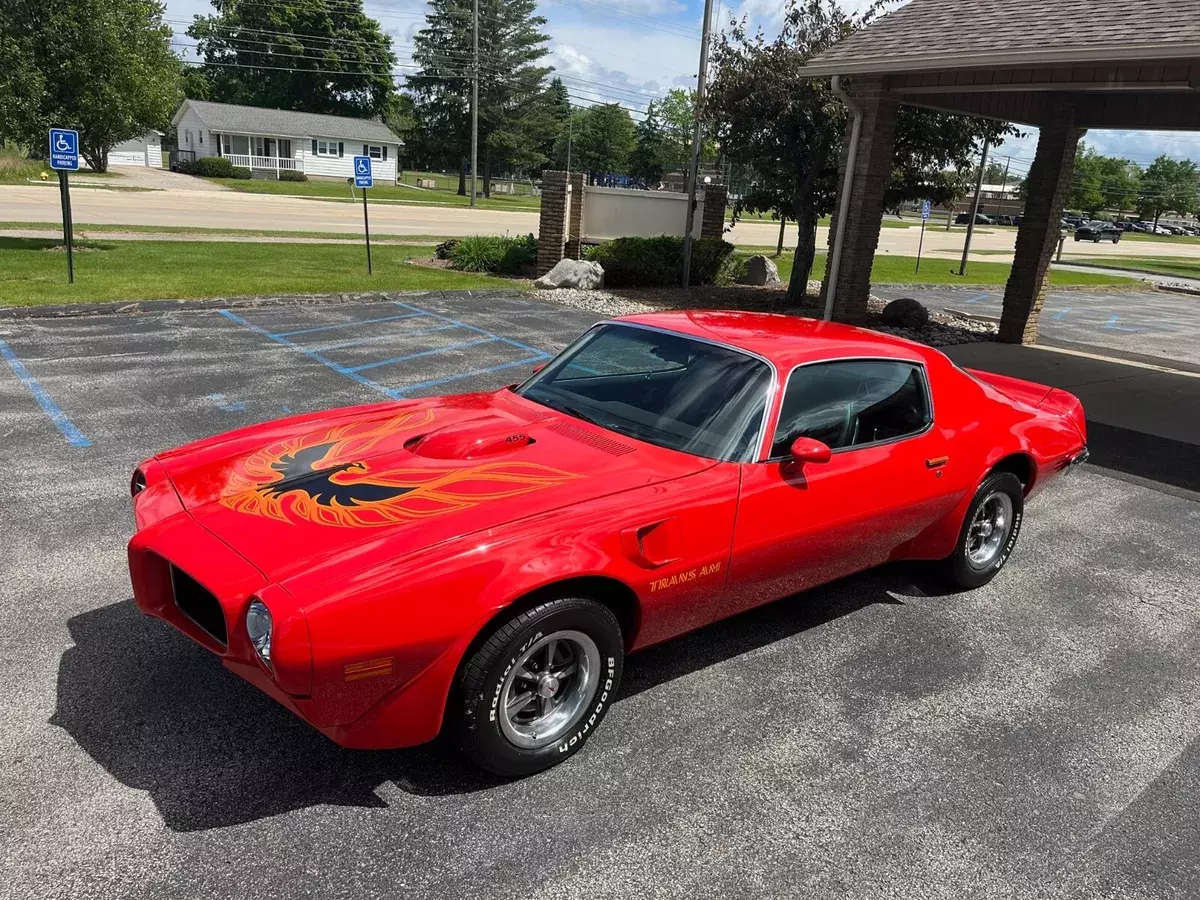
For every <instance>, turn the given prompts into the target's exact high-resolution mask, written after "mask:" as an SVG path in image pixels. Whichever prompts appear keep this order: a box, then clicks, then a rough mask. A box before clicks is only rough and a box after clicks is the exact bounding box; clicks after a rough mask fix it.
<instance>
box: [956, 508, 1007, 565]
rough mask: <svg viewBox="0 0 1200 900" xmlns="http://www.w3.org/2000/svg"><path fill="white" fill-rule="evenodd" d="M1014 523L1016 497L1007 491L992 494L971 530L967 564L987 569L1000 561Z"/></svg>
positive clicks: (978, 510)
mask: <svg viewBox="0 0 1200 900" xmlns="http://www.w3.org/2000/svg"><path fill="white" fill-rule="evenodd" d="M1012 523H1013V504H1012V498H1011V497H1009V496H1008V494H1006V493H1004V492H1003V491H995V492H993V493H991V494H988V495H987V497H985V498H984V501H983V502H982V503H981V504H979V508H978V509H977V510H976V511H975V517H974V518H973V519H971V525H970V528H969V529H968V530H967V561H968V562H969V563H970V564H971V567H972V568H975V569H986V568H988V567H989V566H990V565H992V564H993V563H994V562H995V561H996V559H997V557H999V556H1000V554H1001V553H1003V552H1004V545H1005V544H1006V543H1007V542H1008V535H1009V533H1010V532H1011V531H1012Z"/></svg>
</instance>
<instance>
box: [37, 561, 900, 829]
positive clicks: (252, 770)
mask: <svg viewBox="0 0 1200 900" xmlns="http://www.w3.org/2000/svg"><path fill="white" fill-rule="evenodd" d="M912 579H913V575H912V573H911V572H910V571H908V569H907V567H897V566H891V567H887V568H885V569H881V570H877V571H876V572H871V573H866V574H864V575H859V576H854V577H853V578H850V579H846V580H844V581H841V582H838V583H836V584H835V585H831V586H828V587H826V588H821V589H818V590H816V591H811V592H809V593H807V594H804V595H801V596H800V597H797V598H791V599H789V600H784V601H780V602H777V603H773V604H770V605H768V606H765V607H761V608H759V609H757V610H753V611H751V612H748V613H743V614H741V615H739V616H736V617H734V618H732V619H728V620H726V621H724V622H720V623H717V624H715V625H711V626H708V627H706V628H703V629H701V630H700V631H697V632H695V633H693V634H690V635H687V636H685V637H683V638H679V639H677V640H675V641H671V642H668V643H666V644H663V645H661V646H659V647H656V648H653V649H650V650H647V651H646V652H644V653H639V654H635V655H634V656H632V657H630V659H629V662H628V663H627V665H626V669H625V683H624V685H622V690H621V696H623V697H630V696H634V695H636V694H638V693H641V692H642V691H645V690H648V689H650V688H653V687H655V686H656V685H659V684H663V683H665V682H668V681H671V680H673V679H675V678H679V677H681V676H683V675H686V674H688V673H689V672H693V671H696V670H697V669H700V668H703V667H706V666H710V665H713V664H715V663H717V662H720V661H722V660H726V659H729V658H731V657H734V656H737V655H739V654H742V653H746V652H748V651H750V650H753V649H755V648H758V647H762V646H765V645H767V644H771V643H774V642H776V641H780V640H784V639H786V638H788V637H790V636H792V635H795V634H798V633H799V632H802V631H805V630H807V629H810V628H815V627H818V626H820V625H822V624H824V623H826V622H829V621H832V620H833V619H836V618H839V617H841V616H845V615H849V614H851V613H854V612H856V611H858V610H860V609H863V608H865V607H867V606H870V605H872V604H875V603H899V602H902V601H899V600H896V599H895V598H894V597H893V596H892V593H891V591H905V592H908V593H913V592H914V588H913V586H912V584H913V580H912ZM915 592H917V593H924V591H923V590H922V589H921V588H920V587H917V588H915ZM67 625H68V628H69V629H70V633H71V637H72V639H73V641H74V646H73V647H71V648H70V649H68V650H67V651H66V652H65V653H63V655H62V658H61V660H60V661H59V670H58V702H57V706H56V709H55V712H54V715H53V716H52V717H51V719H50V723H51V724H52V725H56V726H58V727H60V728H62V729H63V730H65V731H66V732H67V733H68V734H70V735H71V737H72V738H74V740H75V741H76V742H77V743H78V744H79V746H80V747H81V748H83V750H84V751H85V752H86V753H87V754H88V755H89V756H91V757H92V759H94V760H95V761H96V762H97V763H99V764H100V765H101V766H103V767H104V769H105V770H107V771H108V772H109V773H110V774H111V775H112V776H113V777H114V778H116V779H117V780H118V781H119V782H121V783H122V784H123V785H125V786H127V787H130V788H133V789H135V790H142V791H146V792H147V793H148V794H149V795H150V797H151V799H152V800H153V802H154V804H155V806H156V807H157V808H158V810H159V813H160V814H161V815H162V817H163V820H164V822H165V823H166V825H167V827H169V828H171V829H173V830H176V831H197V830H204V829H209V828H220V827H225V826H229V825H237V824H242V823H246V822H252V821H255V820H257V819H261V818H266V817H269V816H274V815H279V814H281V813H286V812H290V811H292V810H298V809H304V808H307V807H310V806H316V805H322V804H332V805H340V806H356V807H384V806H386V805H387V804H386V802H385V801H384V800H382V799H381V798H380V797H379V796H378V795H377V794H376V789H377V788H379V787H380V786H382V785H385V784H387V783H388V782H391V783H393V784H394V785H396V786H397V787H399V788H400V789H401V790H403V791H406V792H408V793H411V794H416V795H423V796H441V795H447V794H469V793H472V792H475V791H482V790H487V789H490V788H494V787H497V786H499V785H502V784H504V781H503V780H502V779H499V778H496V777H494V776H491V775H488V774H486V773H484V772H482V771H480V770H479V769H477V768H475V767H474V766H472V765H471V764H470V763H468V762H466V761H465V760H464V759H462V758H460V757H459V756H458V754H457V753H455V752H452V751H451V750H449V748H447V747H445V746H444V745H443V744H442V743H441V742H438V743H434V744H431V745H428V746H425V747H417V748H413V749H410V750H394V751H362V750H346V749H344V748H342V747H339V746H337V745H336V744H334V743H333V742H332V741H330V740H328V739H327V738H325V737H324V736H323V735H321V734H320V733H319V732H317V731H316V730H314V729H313V728H311V727H310V726H308V725H307V724H305V723H304V722H302V721H300V720H299V719H298V718H296V717H295V716H293V715H292V714H291V713H290V712H288V711H287V710H286V709H284V708H283V707H282V706H280V705H279V704H277V703H276V702H275V701H273V700H271V699H270V698H269V697H267V696H266V695H265V694H263V693H261V692H260V691H258V690H257V689H256V688H254V687H252V686H251V685H250V684H248V683H246V682H244V681H243V680H242V679H240V678H238V677H237V676H236V675H234V674H233V673H231V672H229V671H227V670H226V669H225V668H224V667H222V666H221V664H220V662H219V661H218V660H217V658H216V657H214V656H213V655H212V654H210V653H209V652H208V651H206V650H204V649H203V648H201V647H199V646H198V645H195V644H193V643H192V642H191V641H189V640H188V639H187V638H185V637H184V636H183V635H180V634H177V633H176V632H175V631H174V630H172V629H171V628H169V627H168V626H167V625H165V624H164V623H162V622H160V621H158V620H156V619H150V618H147V617H145V616H143V615H141V614H140V613H139V612H138V611H137V608H136V607H135V606H134V603H133V601H132V600H126V601H123V602H120V603H114V604H112V605H110V606H105V607H102V608H100V609H96V610H92V611H90V612H86V613H82V614H80V615H78V616H75V617H73V618H72V619H70V620H69V621H68V623H67Z"/></svg>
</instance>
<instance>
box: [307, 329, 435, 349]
mask: <svg viewBox="0 0 1200 900" xmlns="http://www.w3.org/2000/svg"><path fill="white" fill-rule="evenodd" d="M455 328H458V326H457V325H439V326H437V327H436V328H422V329H420V330H419V331H391V332H388V333H387V334H377V335H375V337H369V338H360V339H359V340H357V341H343V342H342V343H340V344H323V345H322V346H319V347H314V348H313V349H314V350H316V351H317V352H318V353H328V352H329V351H330V350H344V349H346V348H347V347H360V346H362V345H363V344H374V343H377V342H379V341H390V340H394V339H396V338H405V337H417V336H419V335H422V334H433V333H434V332H435V331H452V330H453V329H455Z"/></svg>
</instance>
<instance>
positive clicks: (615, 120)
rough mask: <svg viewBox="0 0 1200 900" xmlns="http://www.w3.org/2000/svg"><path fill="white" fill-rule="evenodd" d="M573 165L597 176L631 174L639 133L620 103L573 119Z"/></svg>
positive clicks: (589, 111)
mask: <svg viewBox="0 0 1200 900" xmlns="http://www.w3.org/2000/svg"><path fill="white" fill-rule="evenodd" d="M573 143H574V147H573V152H572V157H571V160H572V165H573V166H574V167H575V168H577V169H581V170H583V171H585V172H588V173H589V175H590V176H591V180H592V181H595V179H596V176H597V175H608V174H619V173H624V172H627V171H628V168H629V158H630V155H631V154H632V153H633V151H634V149H635V148H636V147H637V130H636V129H635V128H634V126H633V119H632V118H631V117H630V115H629V113H628V112H627V111H626V110H625V109H624V108H623V107H622V106H620V104H617V103H604V104H600V105H599V106H589V107H588V108H587V109H585V110H582V111H581V112H580V113H579V114H578V115H577V117H576V118H575V119H574V141H573Z"/></svg>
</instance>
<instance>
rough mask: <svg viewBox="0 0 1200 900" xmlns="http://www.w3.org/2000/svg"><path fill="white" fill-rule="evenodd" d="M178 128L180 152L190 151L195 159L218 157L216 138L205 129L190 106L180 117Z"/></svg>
mask: <svg viewBox="0 0 1200 900" xmlns="http://www.w3.org/2000/svg"><path fill="white" fill-rule="evenodd" d="M178 127H179V149H180V150H191V151H192V152H193V153H195V154H196V159H200V158H201V157H203V156H217V155H218V154H217V140H216V137H215V136H214V135H213V133H212V132H211V131H209V130H208V128H206V127H205V125H204V123H203V122H201V121H200V119H199V117H198V116H197V115H196V113H195V111H193V110H192V108H191V107H190V106H189V107H188V109H187V112H185V113H184V114H183V116H182V117H180V119H179V126H178ZM202 135H203V143H201V136H202Z"/></svg>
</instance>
